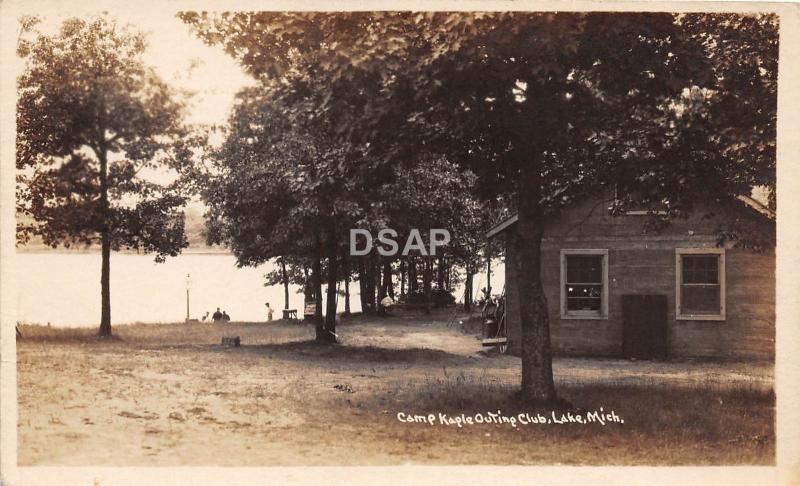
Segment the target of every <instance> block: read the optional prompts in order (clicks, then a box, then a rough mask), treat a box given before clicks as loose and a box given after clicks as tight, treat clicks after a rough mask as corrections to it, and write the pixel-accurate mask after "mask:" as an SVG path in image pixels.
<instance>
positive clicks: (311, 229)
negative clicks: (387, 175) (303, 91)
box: [196, 83, 360, 342]
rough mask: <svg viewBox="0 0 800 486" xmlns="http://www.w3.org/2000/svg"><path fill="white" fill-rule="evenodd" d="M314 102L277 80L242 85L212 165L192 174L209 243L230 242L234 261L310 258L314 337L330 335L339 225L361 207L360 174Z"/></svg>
mask: <svg viewBox="0 0 800 486" xmlns="http://www.w3.org/2000/svg"><path fill="white" fill-rule="evenodd" d="M312 108H313V107H311V106H310V105H309V104H308V103H307V102H305V100H303V99H298V98H296V97H294V98H293V97H288V96H285V93H284V92H283V91H282V90H281V87H280V86H279V85H277V84H270V83H267V84H264V85H261V86H256V87H253V88H247V89H245V90H243V91H242V92H240V93H239V94H238V97H237V104H236V106H235V108H234V112H233V114H232V115H231V118H230V123H229V127H228V128H227V131H226V140H225V142H224V144H223V145H222V146H221V147H220V148H219V149H218V150H214V151H213V153H212V154H211V157H210V160H211V162H212V167H211V168H210V169H209V170H205V169H199V174H197V175H196V178H198V179H201V180H203V182H202V183H201V184H200V186H201V187H203V192H202V194H203V199H204V200H205V201H206V203H207V204H208V206H209V212H208V217H209V225H210V230H211V231H209V235H210V237H211V238H210V239H211V241H210V242H212V243H226V244H228V245H229V246H230V248H231V249H232V251H233V252H234V254H235V255H236V258H237V262H238V264H239V265H253V266H254V265H259V264H261V263H264V262H266V261H268V260H269V259H272V258H282V259H283V258H287V259H288V260H289V261H307V262H309V263H310V265H309V266H310V267H311V280H312V286H311V287H313V294H314V298H315V301H316V303H317V308H316V312H315V321H316V338H317V340H318V341H320V342H334V341H335V335H336V334H335V329H336V328H335V326H336V321H335V317H336V301H337V294H336V287H337V285H336V284H337V281H338V276H339V272H338V268H337V267H338V262H339V259H340V257H341V255H342V245H341V241H342V239H343V237H345V236H346V233H344V232H343V228H346V227H348V225H349V223H350V222H352V221H353V220H354V219H355V218H356V217H357V216H358V215H359V214H360V212H359V207H358V205H357V204H356V202H354V200H353V195H354V194H357V192H358V191H357V190H356V188H355V184H356V183H357V180H356V179H354V178H352V177H350V176H349V174H350V166H349V165H348V164H346V163H344V160H343V159H344V158H345V157H346V156H347V153H346V151H345V150H343V149H342V148H341V147H340V145H339V144H338V143H337V142H336V141H335V140H334V139H333V138H332V137H331V136H330V135H329V134H328V133H326V131H325V129H324V127H321V126H320V125H319V123H317V122H316V120H315V119H314V117H313V113H312V112H313V110H312ZM323 259H325V261H326V262H327V265H323V263H322V260H323ZM324 276H327V278H326V280H327V297H326V301H327V309H326V311H325V312H324V320H323V310H322V299H321V297H322V290H321V289H322V282H323V277H324Z"/></svg>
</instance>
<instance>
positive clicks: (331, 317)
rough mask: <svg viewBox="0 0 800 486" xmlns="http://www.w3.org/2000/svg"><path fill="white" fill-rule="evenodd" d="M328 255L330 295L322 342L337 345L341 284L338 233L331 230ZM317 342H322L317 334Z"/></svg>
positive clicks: (327, 299) (326, 308) (327, 247)
mask: <svg viewBox="0 0 800 486" xmlns="http://www.w3.org/2000/svg"><path fill="white" fill-rule="evenodd" d="M326 253H327V257H328V287H327V291H328V295H327V296H326V302H325V329H324V333H323V335H322V342H326V343H335V342H336V298H337V297H338V296H337V294H336V284H337V283H338V282H339V274H338V272H337V263H338V262H337V258H338V257H337V255H336V233H335V232H334V231H333V229H331V230H330V231H329V232H328V241H327V245H326ZM317 340H320V335H319V334H317Z"/></svg>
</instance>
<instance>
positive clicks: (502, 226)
mask: <svg viewBox="0 0 800 486" xmlns="http://www.w3.org/2000/svg"><path fill="white" fill-rule="evenodd" d="M736 198H737V199H738V200H739V201H741V202H743V203H744V204H745V205H746V206H748V207H750V208H752V209H754V210H756V211H757V212H758V213H759V214H761V215H762V216H764V217H766V218H768V219H771V220H773V221H774V220H775V211H774V210H772V209H770V208H769V207H768V206H767V205H766V204H764V203H762V202H760V201H758V200H757V199H754V198H752V197H750V196H741V195H740V196H736ZM517 220H519V216H518V215H516V214H515V215H513V216H510V217H508V218H506V219H504V220H503V221H501V222H499V223H497V224H496V225H494V226H492V227H491V228H489V229H488V230H487V231H486V237H487V238H492V237H494V236H497V235H499V234H500V233H502V232H503V231H505V230H507V229H508V228H510V227H511V226H513V225H515V224H516V223H517Z"/></svg>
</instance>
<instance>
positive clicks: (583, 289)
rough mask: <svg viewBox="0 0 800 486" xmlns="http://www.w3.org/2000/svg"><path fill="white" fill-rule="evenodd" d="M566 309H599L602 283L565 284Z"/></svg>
mask: <svg viewBox="0 0 800 486" xmlns="http://www.w3.org/2000/svg"><path fill="white" fill-rule="evenodd" d="M565 290H566V293H567V310H572V311H575V310H592V311H599V310H600V302H601V300H600V297H601V295H602V292H603V286H602V285H570V284H567V286H566V289H565Z"/></svg>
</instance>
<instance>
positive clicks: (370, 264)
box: [364, 255, 375, 314]
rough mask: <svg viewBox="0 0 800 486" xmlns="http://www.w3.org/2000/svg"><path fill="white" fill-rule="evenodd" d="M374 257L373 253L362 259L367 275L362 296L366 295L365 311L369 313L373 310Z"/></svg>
mask: <svg viewBox="0 0 800 486" xmlns="http://www.w3.org/2000/svg"><path fill="white" fill-rule="evenodd" d="M374 258H375V257H374V256H373V255H370V256H369V258H367V259H366V260H365V261H364V266H365V267H366V271H365V273H366V275H367V281H366V285H365V290H366V292H364V296H365V297H366V299H365V300H366V302H367V307H366V312H367V313H369V314H372V313H374V312H375V262H374V261H373V260H374Z"/></svg>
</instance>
